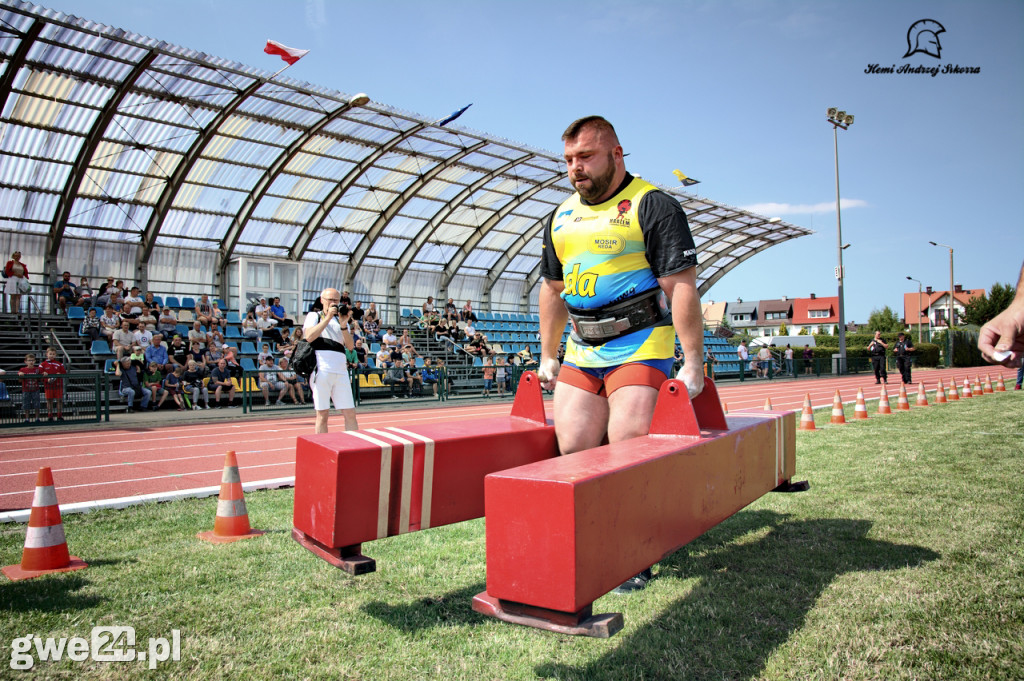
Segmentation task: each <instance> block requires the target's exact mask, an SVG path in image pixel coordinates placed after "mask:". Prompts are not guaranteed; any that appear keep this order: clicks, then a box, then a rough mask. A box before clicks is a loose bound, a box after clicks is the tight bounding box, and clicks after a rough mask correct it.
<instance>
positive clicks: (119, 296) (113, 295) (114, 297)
mask: <svg viewBox="0 0 1024 681" xmlns="http://www.w3.org/2000/svg"><path fill="white" fill-rule="evenodd" d="M107 290H108V291H109V292H110V296H109V297H108V299H107V302H106V303H104V305H110V306H112V307H113V308H114V309H115V310H117V314H118V316H120V315H121V310H123V309H124V291H122V290H121V289H119V288H117V287H116V286H115V287H114V288H113V289H107Z"/></svg>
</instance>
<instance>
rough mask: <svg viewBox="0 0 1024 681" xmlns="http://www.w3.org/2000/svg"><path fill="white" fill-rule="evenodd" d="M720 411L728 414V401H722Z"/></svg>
mask: <svg viewBox="0 0 1024 681" xmlns="http://www.w3.org/2000/svg"><path fill="white" fill-rule="evenodd" d="M722 413H723V414H728V413H729V403H728V402H722Z"/></svg>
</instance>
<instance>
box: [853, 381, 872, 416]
mask: <svg viewBox="0 0 1024 681" xmlns="http://www.w3.org/2000/svg"><path fill="white" fill-rule="evenodd" d="M867 417H868V405H867V404H865V403H864V391H863V390H861V389H860V388H857V404H856V405H855V406H854V408H853V418H855V419H866V418H867Z"/></svg>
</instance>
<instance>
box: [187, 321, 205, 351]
mask: <svg viewBox="0 0 1024 681" xmlns="http://www.w3.org/2000/svg"><path fill="white" fill-rule="evenodd" d="M188 343H189V345H192V343H199V348H200V349H205V348H206V332H205V331H203V329H202V325H201V324H200V323H199V321H198V320H197V321H194V322H192V328H191V329H189V332H188Z"/></svg>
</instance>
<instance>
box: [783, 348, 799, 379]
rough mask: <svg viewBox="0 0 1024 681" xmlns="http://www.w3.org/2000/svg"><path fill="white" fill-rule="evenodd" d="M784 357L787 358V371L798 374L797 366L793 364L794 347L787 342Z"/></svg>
mask: <svg viewBox="0 0 1024 681" xmlns="http://www.w3.org/2000/svg"><path fill="white" fill-rule="evenodd" d="M782 358H783V359H785V360H786V373H787V374H789V375H790V376H796V368H795V366H794V365H793V347H792V346H791V345H790V344H789V343H786V351H785V352H784V353H783V355H782Z"/></svg>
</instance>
